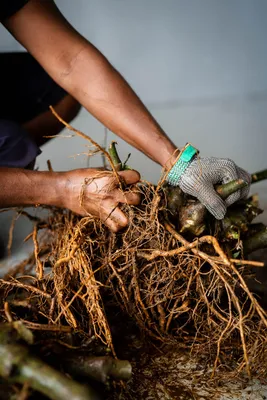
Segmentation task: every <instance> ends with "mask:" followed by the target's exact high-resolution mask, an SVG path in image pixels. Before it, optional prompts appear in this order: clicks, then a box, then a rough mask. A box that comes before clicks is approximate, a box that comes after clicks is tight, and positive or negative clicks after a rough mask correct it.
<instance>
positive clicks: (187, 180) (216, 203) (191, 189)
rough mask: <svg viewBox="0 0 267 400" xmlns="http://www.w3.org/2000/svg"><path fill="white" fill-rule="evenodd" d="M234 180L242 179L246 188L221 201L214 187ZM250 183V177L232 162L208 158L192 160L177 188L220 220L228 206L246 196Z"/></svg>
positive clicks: (224, 159) (225, 159)
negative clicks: (193, 198)
mask: <svg viewBox="0 0 267 400" xmlns="http://www.w3.org/2000/svg"><path fill="white" fill-rule="evenodd" d="M235 179H243V180H244V181H246V182H247V183H248V186H247V187H245V188H244V189H241V190H238V191H237V192H235V193H233V194H231V195H230V196H228V198H227V199H226V200H222V199H221V197H220V196H219V195H218V194H217V193H216V191H215V189H214V185H216V184H224V183H228V182H230V181H233V180H235ZM250 183H251V175H250V174H249V173H248V172H246V171H244V170H243V169H242V168H239V167H238V166H237V165H236V164H235V163H234V162H233V161H232V160H229V159H227V158H215V157H208V158H195V159H193V161H192V162H191V163H190V165H189V166H188V167H187V168H186V170H185V172H184V173H183V174H182V175H181V177H180V178H179V181H178V186H179V187H180V188H181V189H182V191H183V192H185V193H187V194H189V195H191V196H194V197H196V198H197V199H198V200H199V201H200V202H201V203H202V204H204V205H205V206H206V208H207V209H208V210H209V212H210V213H211V214H212V215H213V216H214V217H215V218H217V219H222V218H223V217H224V216H225V213H226V208H227V207H228V206H230V205H231V204H233V203H234V202H235V201H237V200H239V199H241V198H244V197H246V196H247V195H248V193H249V189H250Z"/></svg>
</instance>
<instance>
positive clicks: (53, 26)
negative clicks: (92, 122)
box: [5, 0, 177, 167]
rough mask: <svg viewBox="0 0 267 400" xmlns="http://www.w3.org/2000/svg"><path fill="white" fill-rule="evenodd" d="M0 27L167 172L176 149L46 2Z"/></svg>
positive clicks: (90, 47) (25, 9)
mask: <svg viewBox="0 0 267 400" xmlns="http://www.w3.org/2000/svg"><path fill="white" fill-rule="evenodd" d="M5 26H6V27H7V28H8V29H9V31H10V32H11V33H12V34H13V36H15V37H16V38H17V40H18V41H19V42H20V43H21V44H22V45H23V46H24V47H26V49H27V50H28V51H29V52H30V53H31V54H32V55H33V56H34V57H35V58H36V59H37V61H38V62H39V63H40V64H41V65H42V66H43V68H44V69H45V70H46V71H47V72H48V73H49V74H50V76H51V77H52V78H53V79H54V80H55V81H56V82H57V83H58V84H59V85H60V86H61V87H63V88H64V89H65V90H66V91H67V92H69V93H70V94H71V95H73V97H75V98H76V99H77V100H78V101H79V102H80V103H81V104H82V105H83V106H84V107H85V108H86V109H87V110H88V111H89V112H90V113H91V114H93V115H94V116H95V117H96V118H97V119H98V120H99V121H101V122H102V123H103V124H104V125H105V126H107V127H108V128H109V129H110V130H111V131H113V132H114V133H116V134H117V135H119V136H120V137H122V138H123V139H124V140H126V141H127V142H128V143H130V144H131V145H133V146H134V147H136V148H137V149H139V150H141V151H142V152H143V153H145V154H146V155H147V156H148V157H150V158H151V159H153V160H154V161H156V162H157V163H159V164H160V165H162V166H166V167H168V166H169V165H170V163H171V162H173V160H174V158H175V156H176V157H177V149H176V147H175V146H174V144H173V143H172V142H171V140H170V139H169V138H168V137H167V135H166V134H165V133H164V132H163V130H162V129H161V128H160V126H159V125H158V124H157V122H156V121H155V120H154V118H153V117H152V116H151V114H150V113H149V112H148V110H147V109H146V108H145V106H144V105H143V103H142V102H141V101H140V99H139V98H138V97H137V95H136V94H135V93H134V92H133V90H132V89H131V88H130V86H129V85H128V84H127V82H126V81H125V80H124V79H123V78H122V76H121V75H120V74H119V73H118V72H117V71H116V70H115V69H114V68H113V67H112V66H111V64H110V63H109V62H108V61H107V59H106V58H105V57H104V56H103V55H102V54H101V53H100V52H99V51H98V50H97V49H96V48H95V47H94V46H93V45H92V44H91V43H89V42H88V41H87V40H86V39H85V38H83V37H82V36H81V35H80V34H79V33H77V32H76V31H75V30H74V29H73V27H72V26H71V25H70V24H69V23H68V22H67V21H66V20H65V19H64V17H63V16H62V14H61V13H60V12H59V10H58V9H57V7H56V6H55V4H54V2H53V1H52V0H51V1H50V0H47V1H36V0H31V1H30V2H29V3H28V4H26V5H25V6H24V7H23V8H22V9H21V10H20V11H19V12H17V13H16V14H15V15H13V16H12V17H10V18H9V19H8V20H7V21H5ZM159 149H160V150H159ZM175 151H176V154H175V155H174V153H175Z"/></svg>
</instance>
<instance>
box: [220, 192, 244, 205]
mask: <svg viewBox="0 0 267 400" xmlns="http://www.w3.org/2000/svg"><path fill="white" fill-rule="evenodd" d="M240 198H241V190H237V191H236V192H235V193H232V194H230V195H229V196H228V197H227V198H226V199H225V200H224V201H225V204H226V207H229V206H231V205H232V204H234V203H235V202H236V201H238V200H240Z"/></svg>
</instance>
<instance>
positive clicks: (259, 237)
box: [243, 227, 267, 254]
mask: <svg viewBox="0 0 267 400" xmlns="http://www.w3.org/2000/svg"><path fill="white" fill-rule="evenodd" d="M265 247H267V227H265V229H263V230H262V231H260V232H258V233H256V234H255V235H253V236H251V237H249V238H248V239H246V240H244V242H243V249H244V253H245V254H250V253H252V252H253V251H255V250H258V249H264V248H265Z"/></svg>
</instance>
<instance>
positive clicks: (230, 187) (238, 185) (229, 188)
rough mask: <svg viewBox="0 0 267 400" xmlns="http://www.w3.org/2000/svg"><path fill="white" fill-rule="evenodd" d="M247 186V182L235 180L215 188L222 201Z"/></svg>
mask: <svg viewBox="0 0 267 400" xmlns="http://www.w3.org/2000/svg"><path fill="white" fill-rule="evenodd" d="M247 185H248V184H247V182H245V181H243V179H236V180H234V181H231V182H228V183H225V184H224V185H218V186H216V192H217V193H218V194H219V195H220V197H221V198H222V199H226V198H227V197H228V196H230V194H233V193H235V192H236V191H237V190H240V189H243V188H245V187H246V186H247Z"/></svg>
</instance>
